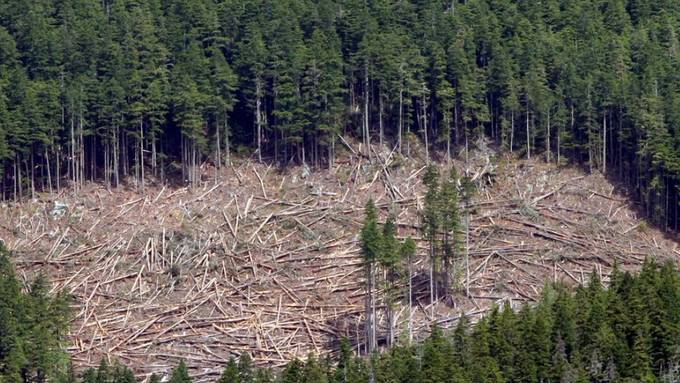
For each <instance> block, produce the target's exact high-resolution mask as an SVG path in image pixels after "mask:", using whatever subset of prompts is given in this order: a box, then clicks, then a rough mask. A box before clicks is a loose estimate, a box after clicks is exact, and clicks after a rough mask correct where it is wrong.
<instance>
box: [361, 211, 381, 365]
mask: <svg viewBox="0 0 680 383" xmlns="http://www.w3.org/2000/svg"><path fill="white" fill-rule="evenodd" d="M364 214H365V219H364V227H363V228H362V229H361V242H362V250H363V254H364V269H365V272H366V311H365V315H366V351H367V352H368V353H371V352H373V350H374V349H375V345H376V343H377V342H376V336H375V323H373V322H374V319H375V318H374V316H375V312H374V311H375V309H374V305H375V303H374V301H373V286H374V285H375V272H374V268H375V261H376V260H377V259H378V257H379V255H380V250H381V242H382V241H381V234H380V231H379V229H378V215H377V212H376V209H375V204H374V203H373V200H372V199H369V200H368V202H367V203H366V208H365V213H364Z"/></svg>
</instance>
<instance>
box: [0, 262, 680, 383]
mask: <svg viewBox="0 0 680 383" xmlns="http://www.w3.org/2000/svg"><path fill="white" fill-rule="evenodd" d="M0 252H1V253H2V255H0V381H1V382H3V383H45V382H58V383H135V382H136V381H137V380H136V378H135V375H134V374H133V373H132V370H130V369H129V368H128V367H125V366H124V365H122V364H120V363H119V362H116V361H113V364H112V365H110V364H109V363H107V362H106V361H102V363H101V365H100V366H99V368H97V369H93V368H90V369H86V370H84V371H76V370H75V369H74V368H73V367H72V366H71V364H70V362H69V358H68V355H67V354H66V353H65V352H64V351H62V346H63V345H64V342H65V335H66V331H67V329H68V325H67V323H68V318H69V316H68V310H67V300H66V297H65V296H62V295H57V296H50V295H49V294H47V284H46V281H45V279H44V278H43V277H38V278H37V279H36V280H35V281H34V282H33V283H31V284H29V285H28V286H25V285H24V283H23V282H21V281H20V280H19V279H18V277H17V276H16V274H15V273H14V271H13V268H12V265H11V263H10V261H9V257H8V256H7V254H6V251H4V250H0ZM679 301H680V273H678V271H677V270H676V269H675V267H674V266H673V265H672V264H671V263H667V264H664V265H659V264H657V263H654V262H652V261H648V262H646V263H645V265H644V266H643V269H642V271H641V272H640V274H639V275H636V276H634V275H631V274H629V273H628V272H622V271H620V270H619V269H618V268H616V267H615V268H614V270H613V272H612V274H611V276H610V284H609V287H608V288H606V289H605V288H604V286H603V283H602V281H601V280H600V279H599V275H598V273H596V272H593V273H592V274H591V279H590V282H589V283H588V285H586V286H578V287H577V288H576V290H575V292H574V291H573V290H571V289H569V288H567V287H565V286H564V285H559V284H557V285H550V286H547V287H546V289H545V290H544V292H543V294H542V296H541V298H540V300H539V301H538V302H537V303H535V304H532V305H525V306H523V307H521V308H519V309H517V308H516V309H514V310H513V309H512V308H511V307H509V305H507V304H506V305H505V306H504V307H496V308H494V309H493V310H492V311H491V312H490V313H489V314H488V315H487V316H486V317H484V318H483V319H481V320H480V321H479V322H477V323H475V324H471V323H470V322H469V320H468V319H467V318H466V317H465V316H463V317H460V318H457V320H458V323H457V325H456V326H455V327H454V328H453V329H452V330H447V331H443V330H441V329H439V328H438V327H436V326H435V327H433V328H432V331H431V334H430V336H429V337H428V338H427V339H426V340H425V341H424V342H422V343H420V344H413V343H411V342H409V340H408V339H400V340H399V341H398V342H396V344H395V345H394V346H393V347H391V348H390V349H387V350H384V352H383V353H378V352H374V353H373V354H372V355H371V356H370V357H356V356H355V354H354V352H353V347H352V345H351V344H350V343H349V342H348V341H347V340H342V341H341V342H340V345H339V349H338V350H336V351H337V352H336V353H335V354H334V355H333V356H332V357H331V356H328V357H325V358H317V357H315V356H313V355H310V356H309V358H307V360H305V361H300V360H294V361H291V362H290V363H289V364H288V365H287V366H285V367H284V368H282V369H281V370H277V371H272V370H269V369H267V368H256V367H255V366H254V365H253V363H252V360H251V359H250V357H249V356H248V354H246V353H244V354H241V355H240V357H239V358H238V359H234V358H232V359H231V360H229V362H228V363H225V366H216V367H218V368H223V373H222V376H221V377H220V378H219V379H218V380H217V381H216V382H217V383H265V382H281V383H289V382H290V383H298V382H299V383H359V382H362V383H364V382H365V383H368V382H376V383H388V382H389V383H396V382H403V383H409V382H410V383H413V382H433V383H434V382H438V383H439V382H452V383H454V382H455V383H467V382H470V383H483V382H508V383H510V382H517V383H520V382H521V383H538V382H544V383H550V382H555V383H556V382H560V383H572V382H584V383H585V382H620V383H624V382H631V383H632V382H649V383H652V382H659V383H671V382H677V381H678V379H680V325H679V324H680V306H678V302H679ZM454 319H455V318H454ZM131 367H134V366H131ZM147 378H148V380H147V381H148V382H149V383H159V382H160V381H161V377H160V376H157V375H152V376H150V377H147ZM168 379H169V380H165V379H163V381H169V382H170V383H190V382H191V381H192V379H191V377H190V374H189V372H188V368H187V366H186V365H185V364H184V362H179V365H178V366H177V367H176V368H175V370H174V371H173V372H172V373H171V374H170V376H169V377H168Z"/></svg>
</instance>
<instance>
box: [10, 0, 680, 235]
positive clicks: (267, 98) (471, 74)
mask: <svg viewBox="0 0 680 383" xmlns="http://www.w3.org/2000/svg"><path fill="white" fill-rule="evenodd" d="M679 28H680V9H679V7H678V6H677V4H675V2H672V1H660V2H652V1H642V0H606V1H605V0H575V1H569V2H565V1H557V0H551V1H547V2H544V1H541V2H536V1H510V0H500V1H499V0H471V1H462V2H461V1H450V2H449V1H420V0H418V1H416V0H409V1H401V2H398V3H394V4H393V3H391V2H389V1H370V2H364V1H356V0H327V1H315V2H309V1H303V0H286V1H278V2H277V1H259V0H243V1H224V0H220V1H214V0H196V1H191V2H185V1H176V0H172V1H149V2H139V1H136V0H121V1H113V2H109V1H98V0H82V1H55V0H47V1H39V2H36V1H31V0H18V1H12V2H7V1H6V2H4V3H2V4H0V180H1V181H3V182H2V183H0V188H2V192H3V195H4V196H5V197H7V196H12V195H13V196H16V197H18V198H20V197H22V196H23V195H25V194H26V192H27V191H28V190H30V191H31V192H35V190H36V189H46V190H53V189H54V188H58V187H60V185H63V184H64V182H63V181H64V179H69V180H71V181H73V182H74V184H75V185H76V186H78V185H80V184H81V183H82V182H83V181H84V180H85V179H88V178H90V179H98V178H101V179H103V180H104V181H105V182H106V183H107V184H109V185H114V186H116V185H118V184H120V182H121V179H122V178H123V177H125V176H128V175H130V174H131V173H134V175H135V177H136V180H137V181H138V183H140V184H141V187H142V188H143V182H142V181H143V179H144V174H145V173H144V168H151V170H153V172H152V173H153V174H154V175H156V176H158V175H160V176H161V177H163V176H164V174H165V173H166V170H173V169H175V167H170V166H169V165H171V164H172V162H173V161H174V162H175V163H176V162H177V161H179V162H180V164H178V165H179V166H181V168H182V171H183V174H182V175H183V176H184V177H185V180H186V181H189V182H191V183H193V184H196V183H197V182H198V181H200V180H199V179H198V178H199V177H198V175H197V169H196V168H197V167H198V165H199V164H200V163H202V162H203V161H204V160H206V159H213V160H214V161H215V162H216V165H217V166H218V167H219V166H220V164H221V163H222V161H223V160H224V159H227V158H228V156H229V153H230V147H231V146H236V147H239V146H242V147H247V146H250V147H253V148H255V149H257V156H258V158H259V159H263V158H265V159H266V158H271V159H274V160H275V161H278V162H280V163H282V164H287V163H289V162H290V161H295V162H298V163H301V162H311V163H313V164H314V165H317V166H320V165H322V164H324V163H327V164H328V165H329V166H331V165H332V164H333V160H334V157H335V151H336V150H335V147H336V138H337V136H338V134H342V133H354V134H355V135H356V136H357V138H359V137H361V138H362V139H364V143H365V144H367V143H369V141H371V142H374V143H380V144H381V145H383V144H387V145H390V146H394V145H396V146H397V147H398V149H399V152H400V153H403V152H404V148H403V147H404V146H406V148H405V149H406V153H407V154H410V152H411V150H410V149H411V145H410V143H411V142H412V141H411V140H412V138H413V133H417V136H418V137H421V138H422V139H423V141H424V144H425V145H426V149H427V150H426V153H427V154H431V153H434V152H437V151H438V152H439V153H440V154H441V153H442V152H446V158H447V159H449V158H451V156H452V155H453V154H452V153H455V152H456V146H457V145H458V146H464V147H465V148H466V149H467V148H469V147H470V146H472V145H474V144H475V142H477V141H476V139H477V138H480V137H487V138H488V140H489V141H490V142H491V143H493V144H495V145H496V146H497V147H500V148H503V149H505V150H508V151H519V152H520V153H521V154H525V155H526V156H527V157H531V156H532V154H533V156H534V157H537V155H538V156H542V157H543V158H545V159H546V160H548V161H555V160H557V161H559V162H561V163H564V162H566V161H573V162H575V163H579V164H582V165H586V166H587V167H588V168H589V169H591V170H595V169H600V170H601V171H602V172H604V173H607V174H608V175H610V176H613V177H616V178H618V179H619V180H621V181H623V182H624V183H626V184H627V185H629V186H630V187H631V191H632V194H633V195H634V196H635V197H637V199H638V200H640V201H641V202H643V205H644V207H645V209H646V211H647V212H648V213H649V215H650V217H651V219H652V221H653V222H654V223H656V224H658V225H661V226H663V227H664V228H672V229H677V225H678V222H680V220H678V219H677V217H678V214H679V213H680V209H679V208H678V207H679V206H680V197H679V193H678V190H680V189H679V188H678V185H679V184H680V149H678V148H680V145H678V137H677V136H678V129H677V126H678V125H679V124H680V112H678V111H679V110H680V96H679V93H678V88H679V87H680V76H677V73H678V70H679V69H680V49H679V46H680V45H679V44H678V42H677V36H678V34H679V32H680V31H679ZM409 133H410V134H409ZM376 136H377V137H378V138H377V139H376ZM404 138H406V140H405V141H406V143H405V145H404V144H403V141H404ZM465 153H467V151H466V152H465ZM168 160H170V161H168ZM159 170H160V171H159ZM146 174H149V173H148V172H147V173H146Z"/></svg>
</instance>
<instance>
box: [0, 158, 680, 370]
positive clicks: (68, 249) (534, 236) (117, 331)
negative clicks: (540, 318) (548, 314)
mask: <svg viewBox="0 0 680 383" xmlns="http://www.w3.org/2000/svg"><path fill="white" fill-rule="evenodd" d="M375 156H377V157H379V158H377V160H375V161H374V162H373V163H372V164H371V163H369V162H367V159H366V158H365V157H362V156H358V155H356V154H355V155H351V156H349V157H344V158H343V159H342V160H339V161H338V162H337V164H336V166H334V167H333V168H332V169H331V170H315V171H309V169H308V168H307V167H289V168H286V169H283V170H282V169H278V168H276V167H275V166H271V165H265V164H259V163H255V162H252V161H249V160H239V161H235V162H234V163H233V165H232V166H229V167H225V168H223V169H221V170H220V171H218V172H215V171H214V169H205V171H204V181H205V182H204V184H203V187H201V188H197V189H193V190H192V189H188V188H172V187H169V186H156V187H154V186H149V185H147V188H146V194H145V195H141V194H138V193H136V192H133V191H130V190H122V189H121V190H114V191H108V190H106V188H104V187H102V186H101V185H99V184H91V185H87V186H86V187H85V188H84V189H83V190H82V191H80V192H79V194H78V195H77V196H74V195H70V194H67V193H62V194H61V195H54V196H50V195H44V196H42V197H41V198H39V199H37V200H34V201H30V202H24V203H22V204H8V205H7V206H6V207H4V208H3V209H1V210H0V222H2V224H0V238H2V240H3V241H5V243H6V244H7V245H8V247H9V248H10V250H13V251H14V253H15V256H16V259H15V261H16V263H17V267H18V270H19V271H18V272H19V275H20V276H22V278H24V280H28V279H30V277H31V275H32V274H34V273H35V272H37V271H39V270H41V271H45V272H47V274H48V276H49V278H50V279H51V281H52V283H53V290H54V291H57V290H61V291H66V292H68V293H70V294H72V295H73V296H74V300H73V304H74V319H73V326H72V330H71V334H70V339H71V342H72V345H71V346H70V348H69V350H70V352H71V355H72V357H73V360H74V362H75V363H76V365H77V366H79V367H86V366H93V365H96V364H98V362H99V360H100V358H102V357H107V358H110V359H119V360H120V361H121V362H123V363H126V364H127V365H132V366H139V367H138V368H139V370H137V371H136V372H137V373H138V374H139V375H140V376H148V375H149V374H150V373H152V372H166V371H168V370H169V369H170V368H172V367H173V366H175V365H176V364H177V362H178V360H179V359H184V360H186V362H187V364H188V365H189V366H190V368H191V369H192V370H193V372H194V373H195V374H196V375H197V376H199V379H198V380H199V382H202V381H208V380H212V379H214V378H215V377H217V376H218V375H219V374H220V372H221V368H222V367H223V365H224V364H225V363H226V361H227V360H228V359H229V357H230V356H232V355H237V354H239V353H241V352H249V353H250V354H251V356H252V357H253V358H254V360H255V362H256V364H258V365H269V366H280V365H283V364H285V363H286V362H287V361H289V360H291V359H292V358H295V357H302V358H303V357H305V356H307V355H308V353H310V352H313V353H317V354H319V353H326V352H329V351H331V350H334V349H336V348H337V344H336V342H337V340H338V339H339V338H340V337H348V338H349V339H350V340H352V341H354V342H355V343H356V342H357V340H360V339H363V312H364V283H363V272H362V257H361V249H360V243H359V238H358V233H359V230H360V227H361V223H362V219H363V206H364V204H365V203H366V201H367V199H368V198H369V197H372V198H373V199H374V200H375V202H376V205H377V206H378V207H379V209H380V211H381V216H382V218H383V219H384V218H385V217H386V216H387V215H388V214H390V213H391V214H395V215H396V217H397V222H398V224H399V235H400V237H406V236H408V235H410V236H413V237H414V238H415V239H416V240H417V241H418V243H419V252H418V258H417V261H416V264H415V269H416V270H418V271H419V273H418V274H416V275H415V279H414V291H415V294H417V296H416V299H415V300H414V305H413V307H411V308H409V307H407V306H404V305H403V304H402V305H401V306H400V307H398V308H397V309H396V310H395V312H397V313H398V315H397V318H396V319H397V322H398V326H397V329H398V331H399V333H400V334H402V336H403V334H404V333H405V331H406V321H407V320H408V317H409V315H408V310H409V309H411V310H413V312H414V317H415V318H416V324H417V326H416V328H417V329H418V331H417V333H418V334H424V333H426V330H427V329H428V328H429V327H430V326H431V325H432V323H433V322H436V323H438V325H440V326H443V327H449V326H454V325H455V323H456V320H457V319H458V318H459V317H460V316H461V315H467V316H472V317H477V316H479V315H483V314H484V313H485V312H486V311H487V310H488V309H489V308H490V307H492V305H493V304H502V303H504V302H510V304H512V305H513V306H517V305H521V304H522V303H524V302H530V301H532V300H534V299H535V298H536V297H537V296H538V295H539V294H540V291H541V288H542V286H543V285H544V284H545V283H546V282H547V281H553V280H564V281H566V282H568V283H581V282H584V281H587V280H588V278H589V277H590V273H592V272H596V273H598V274H600V275H601V277H602V279H603V280H604V281H607V278H608V274H609V272H610V271H611V268H612V267H613V265H614V263H618V265H620V267H621V268H624V269H635V268H637V267H639V266H640V265H641V264H642V263H643V262H644V260H645V258H646V257H655V258H659V259H669V258H673V259H677V257H678V254H680V253H678V251H677V243H676V242H675V241H673V240H672V239H669V238H667V237H665V236H664V234H663V233H661V232H660V231H658V230H656V229H654V228H650V227H648V225H647V224H646V223H645V222H644V221H643V220H641V219H640V217H639V216H638V214H637V213H636V210H635V209H634V205H633V204H632V203H631V202H629V201H628V199H627V198H626V197H625V196H624V195H623V194H621V193H619V192H618V191H617V190H616V186H615V185H613V184H612V183H610V182H608V181H607V180H606V179H605V178H604V177H603V176H602V175H601V174H598V173H593V174H586V173H584V172H582V171H581V170H579V169H577V168H574V167H562V168H559V167H557V166H555V165H548V164H545V163H543V162H541V161H539V160H532V161H526V160H514V159H510V158H500V159H495V160H493V163H492V162H491V161H490V159H489V157H488V156H486V155H485V157H486V159H484V160H482V161H480V160H479V159H478V158H477V159H475V160H474V163H477V164H478V165H477V166H476V167H475V166H468V167H466V166H464V164H463V163H462V162H456V166H457V168H458V169H459V172H467V174H468V175H469V176H471V177H473V178H475V176H477V177H476V180H477V181H479V182H478V184H479V185H480V187H479V189H478V191H477V194H476V196H475V197H474V199H473V202H472V207H473V214H472V216H471V221H470V236H471V237H470V248H469V253H470V280H469V284H470V296H469V297H466V295H465V291H464V289H462V288H461V287H462V286H464V285H465V284H466V283H467V282H468V281H465V271H464V270H463V269H462V267H463V262H462V254H463V253H462V247H461V253H460V257H461V258H460V260H459V261H458V262H457V263H456V267H455V268H454V269H455V270H454V275H455V277H454V278H453V279H454V280H455V281H456V282H457V286H458V287H459V288H458V289H456V292H455V293H454V297H453V300H449V301H444V300H440V301H438V302H435V303H434V305H435V317H434V318H430V305H431V303H430V302H429V293H428V291H427V288H428V286H429V284H428V281H427V273H428V271H427V270H428V264H427V262H428V257H427V251H426V248H427V245H426V244H425V243H424V241H422V240H421V239H420V234H419V232H418V230H417V228H418V224H417V223H418V213H417V212H418V208H419V207H420V206H421V204H422V203H423V194H424V187H423V185H422V183H421V176H422V170H423V165H422V164H421V163H417V162H415V161H411V160H408V159H404V158H402V157H400V156H397V155H395V154H394V153H393V152H391V151H383V152H379V151H375ZM471 161H472V160H471ZM442 167H445V166H444V165H442ZM491 173H493V174H492V175H493V177H492V176H491ZM215 174H218V175H219V178H218V179H214V176H215ZM442 174H446V173H444V172H442ZM482 178H483V179H484V180H483V181H482ZM57 207H58V208H57ZM62 207H66V208H62ZM460 238H461V240H462V239H463V238H464V237H462V236H461V237H460ZM404 301H406V302H407V301H408V300H407V299H405V300H404ZM378 321H379V324H380V326H382V327H381V330H380V331H379V334H380V335H381V336H382V337H383V341H384V337H386V336H387V326H386V323H385V322H386V318H385V317H383V316H379V317H378Z"/></svg>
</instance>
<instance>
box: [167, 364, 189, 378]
mask: <svg viewBox="0 0 680 383" xmlns="http://www.w3.org/2000/svg"><path fill="white" fill-rule="evenodd" d="M192 381H193V380H192V379H191V377H190V376H189V371H188V370H187V365H186V363H184V361H181V362H179V365H178V366H177V367H175V369H174V370H172V374H171V375H170V380H169V383H191V382H192Z"/></svg>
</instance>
